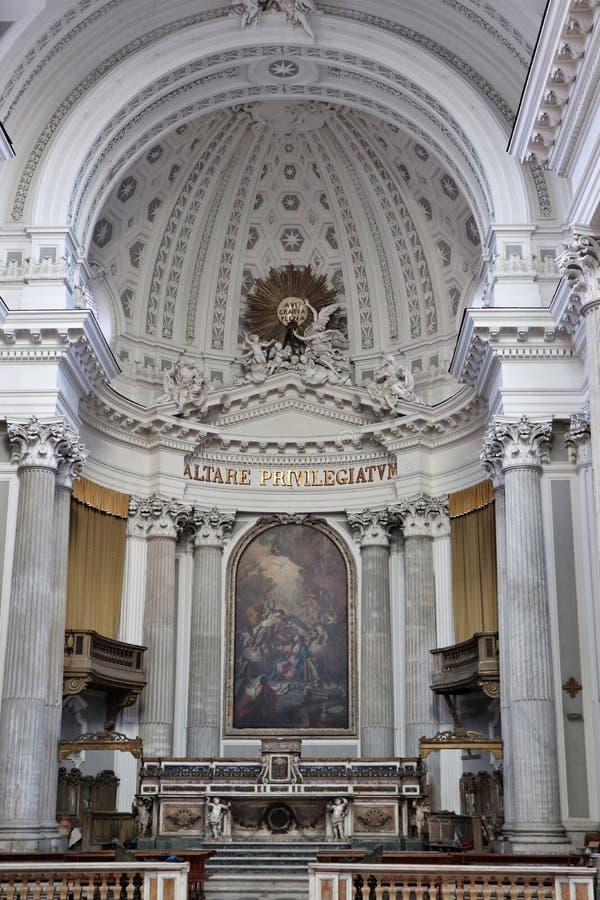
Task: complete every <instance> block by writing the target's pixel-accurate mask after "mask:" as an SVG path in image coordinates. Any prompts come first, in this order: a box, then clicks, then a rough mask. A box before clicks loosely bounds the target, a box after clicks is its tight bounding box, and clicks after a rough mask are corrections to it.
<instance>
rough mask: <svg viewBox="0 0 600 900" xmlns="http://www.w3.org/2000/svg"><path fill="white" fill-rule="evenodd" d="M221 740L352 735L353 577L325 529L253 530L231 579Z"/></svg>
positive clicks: (273, 527) (321, 525) (233, 565)
mask: <svg viewBox="0 0 600 900" xmlns="http://www.w3.org/2000/svg"><path fill="white" fill-rule="evenodd" d="M229 576H230V577H229V616H228V620H229V621H228V635H229V654H228V659H229V666H228V678H227V716H226V724H225V728H226V733H227V734H246V735H250V734H255V735H269V734H274V733H275V734H281V733H282V732H284V733H288V734H301V735H304V734H306V735H323V736H325V735H331V734H348V735H350V734H354V655H355V654H354V577H353V568H352V562H351V560H350V558H349V556H348V554H347V551H346V549H345V548H344V546H343V544H342V543H341V541H340V540H339V538H337V536H336V535H335V534H334V533H333V532H332V530H331V529H329V528H328V527H327V526H326V525H325V523H314V524H311V525H306V524H276V525H271V526H270V527H269V526H268V525H267V526H262V527H261V526H258V528H257V529H255V530H254V531H253V532H252V533H251V534H250V535H248V536H247V538H246V539H245V541H243V542H242V544H241V545H240V546H239V547H238V548H237V551H236V552H235V553H234V557H233V560H232V563H231V566H230V573H229Z"/></svg>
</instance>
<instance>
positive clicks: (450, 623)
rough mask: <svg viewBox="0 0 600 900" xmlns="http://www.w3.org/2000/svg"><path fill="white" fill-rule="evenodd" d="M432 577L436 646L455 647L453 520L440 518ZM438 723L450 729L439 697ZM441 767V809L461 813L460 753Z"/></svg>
mask: <svg viewBox="0 0 600 900" xmlns="http://www.w3.org/2000/svg"><path fill="white" fill-rule="evenodd" d="M433 575H434V579H435V608H436V613H435V620H436V621H435V625H436V646H437V647H449V646H450V645H451V644H453V643H454V640H455V636H454V606H453V602H452V547H451V540H450V518H449V517H448V516H447V515H445V514H444V515H441V516H440V517H439V519H437V521H436V527H435V529H434V537H433ZM437 707H438V722H439V723H440V727H441V728H442V730H444V725H445V724H446V723H447V724H448V727H449V728H450V729H451V728H452V724H451V716H450V713H449V711H448V707H447V706H446V702H445V700H444V699H443V698H442V697H438V700H437ZM439 767H440V797H439V806H440V809H452V810H454V811H455V812H457V813H458V812H460V789H459V782H460V777H461V775H462V771H463V769H462V760H461V752H460V750H449V751H446V752H444V753H440V754H439Z"/></svg>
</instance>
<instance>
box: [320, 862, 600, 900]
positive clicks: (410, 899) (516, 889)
mask: <svg viewBox="0 0 600 900" xmlns="http://www.w3.org/2000/svg"><path fill="white" fill-rule="evenodd" d="M596 876H597V873H596V869H592V868H587V869H586V868H579V867H577V868H575V867H573V866H565V865H563V866H561V865H556V866H534V865H527V864H526V863H525V862H524V863H523V864H520V865H510V866H507V865H489V866H470V865H468V866H465V865H461V866H448V865H429V866H427V865H402V864H400V865H390V864H388V865H385V864H383V865H370V866H369V865H366V866H361V865H360V864H356V863H354V864H348V865H344V864H339V865H338V864H335V863H315V864H313V865H311V866H309V900H594V887H595V882H596Z"/></svg>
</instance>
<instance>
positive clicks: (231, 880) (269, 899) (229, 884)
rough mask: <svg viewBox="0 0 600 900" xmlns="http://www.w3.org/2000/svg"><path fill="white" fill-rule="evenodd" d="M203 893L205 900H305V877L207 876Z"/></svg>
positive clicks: (306, 896)
mask: <svg viewBox="0 0 600 900" xmlns="http://www.w3.org/2000/svg"><path fill="white" fill-rule="evenodd" d="M204 893H205V898H206V900H308V876H307V874H304V876H290V875H283V874H277V873H269V874H268V875H267V876H266V877H265V875H264V873H263V874H246V873H244V874H243V875H238V874H236V873H233V872H227V874H222V875H221V874H219V875H211V877H210V878H209V880H208V881H207V882H206V883H205V886H204Z"/></svg>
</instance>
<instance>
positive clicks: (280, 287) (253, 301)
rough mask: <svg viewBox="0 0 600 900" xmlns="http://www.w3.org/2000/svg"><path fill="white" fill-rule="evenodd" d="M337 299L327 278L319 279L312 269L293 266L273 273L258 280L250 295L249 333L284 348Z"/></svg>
mask: <svg viewBox="0 0 600 900" xmlns="http://www.w3.org/2000/svg"><path fill="white" fill-rule="evenodd" d="M336 296H337V291H336V290H335V288H332V287H331V286H330V285H329V284H328V282H327V276H326V275H316V274H315V273H314V272H313V270H312V269H311V267H310V266H304V267H299V266H294V265H292V264H291V263H290V264H289V265H287V266H285V267H284V268H281V269H271V270H270V272H269V274H268V276H267V277H266V278H258V279H257V280H256V284H255V285H254V288H253V290H252V292H251V293H249V294H248V295H247V298H246V299H247V302H248V312H247V319H248V324H249V326H250V331H251V332H252V334H257V335H258V336H259V337H260V339H261V340H263V341H281V343H282V344H283V343H284V342H285V339H286V337H287V336H288V334H289V333H290V332H293V331H296V332H299V333H300V334H303V333H304V329H305V327H307V326H308V325H310V324H311V322H312V321H313V319H314V317H315V316H316V313H318V312H319V310H321V309H323V307H325V306H329V305H330V304H331V303H332V302H333V300H334V299H335V297H336ZM313 310H314V312H313Z"/></svg>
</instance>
